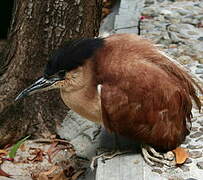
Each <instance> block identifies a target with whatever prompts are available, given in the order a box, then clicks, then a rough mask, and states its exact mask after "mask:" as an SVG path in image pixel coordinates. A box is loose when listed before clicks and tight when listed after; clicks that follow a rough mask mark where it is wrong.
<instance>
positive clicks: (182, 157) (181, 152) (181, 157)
mask: <svg viewBox="0 0 203 180" xmlns="http://www.w3.org/2000/svg"><path fill="white" fill-rule="evenodd" d="M173 153H174V154H175V157H176V164H183V163H184V162H185V161H186V160H187V159H188V157H189V154H188V152H187V150H186V149H185V148H181V147H177V148H176V149H174V150H173Z"/></svg>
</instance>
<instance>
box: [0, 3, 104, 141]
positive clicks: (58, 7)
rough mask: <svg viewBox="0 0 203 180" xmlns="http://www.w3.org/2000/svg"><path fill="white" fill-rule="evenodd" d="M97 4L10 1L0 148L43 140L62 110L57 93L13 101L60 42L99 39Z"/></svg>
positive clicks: (1, 88) (0, 87) (1, 92)
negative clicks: (27, 138) (20, 141)
mask: <svg viewBox="0 0 203 180" xmlns="http://www.w3.org/2000/svg"><path fill="white" fill-rule="evenodd" d="M101 1H102V0H82V1H80V0H46V1H45V0H36V1H32V0H29V1H24V0H18V1H15V6H14V10H13V18H12V22H11V27H10V33H9V37H8V44H9V45H8V46H7V49H6V51H5V52H4V58H5V60H4V66H3V67H2V68H1V73H2V76H1V77H0V144H1V145H4V144H8V143H12V142H14V141H16V140H17V139H19V138H21V137H22V136H24V135H26V134H35V135H45V134H46V135H47V134H50V133H54V132H55V127H56V125H57V124H58V123H60V122H61V120H63V117H64V115H65V114H66V112H67V108H66V107H65V106H64V105H63V103H62V102H61V100H60V97H59V93H58V92H56V91H52V92H46V93H44V94H39V95H34V96H30V97H28V98H25V99H23V100H20V101H19V102H15V101H14V99H15V97H16V96H17V94H18V93H19V92H20V91H21V90H23V89H24V88H25V87H27V86H29V85H30V84H31V83H32V82H33V81H34V80H36V78H38V77H40V76H42V75H43V70H44V65H45V64H46V63H47V60H48V55H49V54H50V52H51V51H52V50H53V49H56V48H57V47H58V46H60V45H61V44H62V43H63V42H64V41H67V40H69V39H72V38H78V37H93V36H96V35H98V29H99V24H100V15H101V14H100V12H101V4H102V3H101Z"/></svg>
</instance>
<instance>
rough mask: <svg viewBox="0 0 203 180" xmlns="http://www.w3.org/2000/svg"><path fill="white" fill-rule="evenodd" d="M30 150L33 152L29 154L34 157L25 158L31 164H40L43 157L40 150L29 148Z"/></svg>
mask: <svg viewBox="0 0 203 180" xmlns="http://www.w3.org/2000/svg"><path fill="white" fill-rule="evenodd" d="M31 150H34V152H32V153H31V155H35V156H34V157H33V158H29V157H28V158H27V160H28V161H32V162H39V161H40V162H41V161H43V156H45V153H44V151H43V150H42V149H40V148H31Z"/></svg>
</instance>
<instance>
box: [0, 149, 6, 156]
mask: <svg viewBox="0 0 203 180" xmlns="http://www.w3.org/2000/svg"><path fill="white" fill-rule="evenodd" d="M7 154H8V151H6V150H4V149H0V156H6V155H7Z"/></svg>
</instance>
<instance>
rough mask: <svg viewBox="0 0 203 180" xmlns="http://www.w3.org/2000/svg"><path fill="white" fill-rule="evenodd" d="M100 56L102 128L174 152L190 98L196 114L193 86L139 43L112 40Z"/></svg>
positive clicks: (182, 133) (131, 39) (123, 38)
mask: <svg viewBox="0 0 203 180" xmlns="http://www.w3.org/2000/svg"><path fill="white" fill-rule="evenodd" d="M100 53H101V54H97V56H96V58H97V65H98V66H97V70H96V77H97V81H98V83H99V84H102V90H101V104H102V113H103V114H102V115H103V122H104V125H105V127H106V128H108V129H109V130H111V131H114V132H117V133H118V134H121V135H124V136H128V137H130V138H133V139H135V140H139V141H142V142H145V143H147V144H151V145H152V146H154V147H156V148H159V149H162V150H171V149H174V148H175V147H177V146H178V145H179V144H180V143H181V142H182V141H183V140H184V138H185V136H186V135H187V134H188V129H187V126H186V121H187V120H189V121H190V117H191V108H192V100H191V97H193V99H194V100H195V101H196V103H197V105H198V107H199V108H200V101H199V99H198V97H197V96H196V92H195V88H194V86H193V85H196V84H195V82H193V81H192V79H191V78H190V76H189V75H187V74H186V72H184V71H183V70H181V69H180V68H178V67H177V66H176V65H175V64H173V63H172V62H170V61H169V60H168V59H167V58H166V57H164V56H163V55H161V54H160V53H158V51H157V50H156V49H155V48H154V47H152V45H151V44H150V43H148V42H146V41H144V40H142V39H140V38H139V37H135V36H132V35H118V36H114V37H111V38H109V39H107V40H106V46H105V47H104V48H103V51H100ZM200 90H201V89H200Z"/></svg>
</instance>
